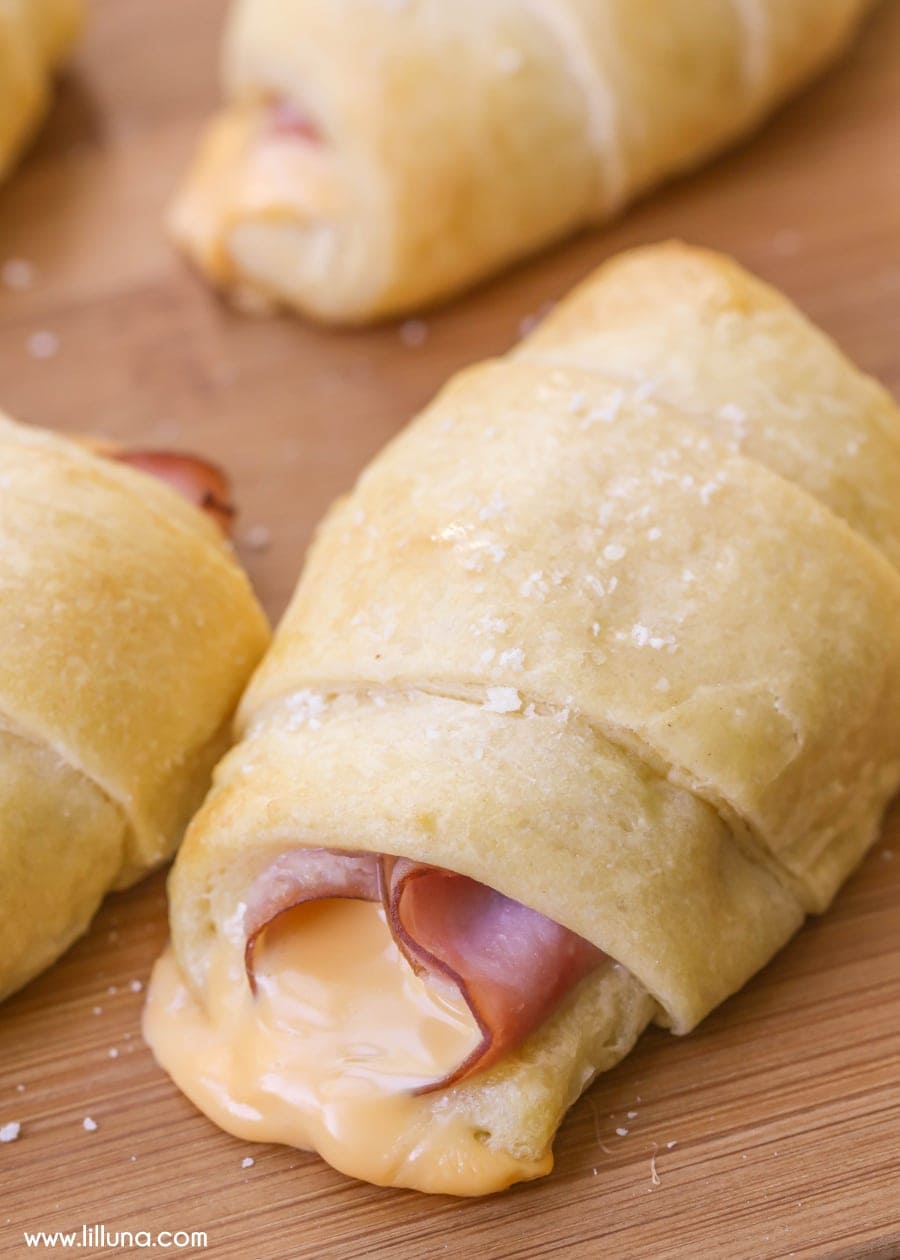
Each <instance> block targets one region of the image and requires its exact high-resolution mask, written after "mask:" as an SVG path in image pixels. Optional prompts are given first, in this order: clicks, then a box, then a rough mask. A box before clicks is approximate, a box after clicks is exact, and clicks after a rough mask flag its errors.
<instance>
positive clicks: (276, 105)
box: [266, 96, 322, 144]
mask: <svg viewBox="0 0 900 1260" xmlns="http://www.w3.org/2000/svg"><path fill="white" fill-rule="evenodd" d="M266 126H267V130H268V131H269V133H270V134H271V135H275V136H285V137H287V138H288V139H294V140H305V141H306V142H307V143H308V144H319V143H320V142H321V139H322V135H321V132H320V131H319V129H318V127H317V126H316V124H315V123H314V122H313V120H312V119H311V118H310V116H309V115H308V114H307V113H305V112H304V110H302V109H301V108H300V106H299V105H295V104H294V102H293V101H289V100H287V99H286V98H285V97H283V96H281V97H278V98H277V99H276V100H274V101H273V102H272V104H271V106H270V108H269V114H268V118H267V122H266Z"/></svg>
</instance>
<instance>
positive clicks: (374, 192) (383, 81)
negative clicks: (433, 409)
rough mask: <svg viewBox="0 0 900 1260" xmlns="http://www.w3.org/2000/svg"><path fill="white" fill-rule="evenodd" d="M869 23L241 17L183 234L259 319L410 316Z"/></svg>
mask: <svg viewBox="0 0 900 1260" xmlns="http://www.w3.org/2000/svg"><path fill="white" fill-rule="evenodd" d="M869 6H870V0H491V2H490V3H484V0H452V3H450V2H448V0H406V2H404V3H391V2H389V0H235V3H234V4H233V6H232V11H231V18H230V21H229V25H228V30H227V34H226V38H225V49H224V57H223V76H224V82H225V92H226V96H227V98H228V103H227V104H226V106H225V108H224V110H223V111H222V113H221V114H220V115H219V117H218V118H217V119H216V120H215V121H214V122H213V124H212V125H211V127H210V129H209V132H208V135H207V137H206V138H205V140H204V141H203V143H202V146H201V149H200V152H199V154H198V157H197V159H196V162H195V164H194V166H193V168H192V170H191V172H190V174H189V176H188V179H187V182H186V184H185V186H184V188H183V189H182V191H181V193H180V194H179V196H178V198H177V200H176V203H175V205H174V208H173V212H172V217H171V223H172V228H173V232H174V235H175V237H176V239H177V240H178V242H179V243H180V244H181V246H182V247H183V249H184V250H185V251H186V252H187V253H188V255H189V256H190V257H191V258H192V259H193V260H194V261H195V262H196V263H197V264H198V265H199V266H200V267H201V268H202V270H203V271H204V272H205V273H206V274H207V276H208V277H209V278H210V279H211V280H212V281H213V282H214V283H215V284H216V285H217V286H219V287H220V288H221V289H223V290H225V291H226V292H228V293H230V294H231V295H232V296H233V297H234V298H235V299H236V300H238V301H239V302H241V303H242V304H244V305H247V306H250V307H254V308H260V307H271V306H273V305H286V306H290V307H294V308H296V309H297V310H299V311H303V312H305V313H307V314H309V315H312V316H314V317H315V318H317V319H322V320H326V321H329V322H336V323H359V322H363V321H366V320H371V319H378V318H382V317H384V316H387V315H392V314H397V313H399V312H403V311H409V310H412V309H415V308H418V307H421V306H423V305H426V304H428V303H431V302H435V301H437V300H439V299H441V298H445V297H447V296H448V295H450V294H453V293H456V292H458V291H459V290H461V289H464V288H466V287H467V286H468V285H471V284H473V283H475V282H477V281H479V280H481V279H483V278H484V277H485V276H488V275H490V274H491V273H493V272H495V271H498V270H499V269H500V268H501V267H504V266H507V265H508V264H510V263H511V262H513V261H515V260H516V259H518V258H522V257H524V256H526V255H528V254H530V253H533V252H534V251H535V250H537V249H539V248H541V247H543V246H545V245H547V244H548V243H549V242H551V241H554V240H557V239H559V238H561V237H563V236H565V235H566V234H568V233H570V232H573V231H575V230H577V229H578V228H582V227H585V226H587V225H588V224H592V223H598V222H601V221H603V220H605V219H608V218H610V217H611V216H612V215H614V214H615V213H617V212H618V211H619V210H621V208H622V207H623V206H624V205H625V204H626V203H627V202H629V201H631V200H633V199H634V198H635V197H636V196H637V195H639V194H640V193H641V192H643V191H644V190H645V189H647V188H649V187H651V186H652V185H654V184H657V183H659V182H660V181H661V180H663V179H664V178H666V177H667V176H671V175H673V174H674V173H676V172H678V171H682V170H685V169H686V168H689V167H692V166H695V165H697V164H699V163H700V162H701V161H703V160H705V159H706V158H708V157H709V156H710V155H712V154H713V153H714V152H716V151H717V150H719V149H722V148H724V147H725V146H726V145H728V144H730V143H733V142H734V141H735V140H736V139H738V138H739V137H741V136H743V135H745V134H746V133H747V132H749V131H750V130H751V129H753V128H754V127H756V126H758V125H759V124H760V123H761V121H762V120H763V119H764V117H765V116H766V115H767V114H769V113H770V112H771V111H772V109H773V108H774V107H775V106H776V105H778V104H779V103H780V102H781V101H782V100H783V99H784V98H786V97H787V96H789V95H790V94H791V93H793V92H795V91H796V90H797V89H798V88H799V87H800V86H802V85H803V84H804V83H806V82H807V81H808V80H809V79H810V78H811V77H812V76H813V75H814V74H816V73H818V72H819V71H821V70H822V69H823V68H824V67H825V66H827V65H828V64H829V63H831V62H832V61H834V60H835V59H836V57H837V56H838V55H839V54H840V53H841V52H842V51H843V49H844V48H845V47H846V45H847V43H848V42H849V40H850V39H851V37H852V35H853V34H854V32H855V30H856V27H857V25H858V23H859V21H860V18H861V16H862V15H863V13H864V12H865V11H866V10H867V9H868V8H869Z"/></svg>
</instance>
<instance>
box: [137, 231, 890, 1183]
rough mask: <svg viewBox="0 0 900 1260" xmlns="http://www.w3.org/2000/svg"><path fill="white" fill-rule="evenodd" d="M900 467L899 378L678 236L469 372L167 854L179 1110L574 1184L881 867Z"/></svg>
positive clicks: (325, 589) (338, 1152)
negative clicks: (637, 1054)
mask: <svg viewBox="0 0 900 1260" xmlns="http://www.w3.org/2000/svg"><path fill="white" fill-rule="evenodd" d="M898 484H900V413H898V409H897V407H896V406H895V404H894V403H893V402H892V401H891V399H890V398H889V397H888V395H887V394H886V393H885V392H884V390H883V389H881V388H880V387H879V386H878V385H877V384H876V383H875V382H874V381H872V380H870V379H868V378H867V377H864V376H862V375H861V374H860V373H859V372H858V371H856V370H855V369H854V368H853V367H852V366H851V365H850V364H849V363H848V362H847V361H846V360H845V359H844V358H843V357H842V355H841V354H840V352H839V351H838V350H837V349H836V347H835V346H834V345H833V344H832V343H831V342H830V341H829V340H828V339H827V338H826V337H824V336H823V335H822V334H821V333H819V332H818V331H816V330H815V329H814V328H812V327H811V326H810V325H809V324H808V323H807V322H806V320H805V319H804V318H803V317H802V316H801V315H800V314H799V313H798V311H796V310H795V309H794V308H793V307H792V306H791V305H790V304H789V303H788V302H787V301H786V300H785V299H784V298H782V297H781V296H780V295H779V294H777V293H775V292H773V291H772V290H771V289H769V288H767V287H766V286H765V285H764V284H762V283H760V282H759V281H757V280H755V279H753V278H752V277H751V276H749V275H747V274H746V273H745V272H743V271H742V270H741V269H740V268H739V267H738V266H737V265H735V264H734V263H732V262H730V261H729V260H727V259H725V258H721V257H718V256H716V255H714V254H709V253H705V252H703V251H700V250H695V249H689V248H686V247H684V246H680V245H663V246H658V247H654V248H648V249H644V250H638V251H636V252H633V253H628V254H625V255H622V256H621V257H619V258H617V259H614V260H613V261H611V262H610V263H608V264H607V265H606V266H604V267H602V268H601V269H600V270H599V271H598V272H597V273H596V274H595V275H593V276H592V277H591V278H590V279H589V280H588V281H586V283H585V284H584V285H583V286H582V287H581V288H579V289H578V290H576V291H575V293H573V294H572V295H571V296H570V297H569V298H568V299H567V300H566V301H564V302H563V303H562V304H561V305H560V306H559V307H558V308H557V310H556V311H555V312H554V313H553V314H552V315H551V316H550V317H549V318H548V319H547V321H546V322H545V323H544V324H543V325H542V326H541V327H539V328H538V329H537V331H536V332H534V333H533V334H532V335H531V336H530V337H529V338H527V339H526V340H525V341H524V342H523V343H522V344H521V345H520V346H519V347H517V348H516V349H515V350H514V351H513V352H512V353H511V354H509V355H507V356H506V357H505V358H502V359H499V360H495V361H492V362H486V363H483V364H480V365H479V366H477V367H474V368H472V369H470V370H467V371H464V372H462V373H461V374H460V375H458V376H457V377H455V378H454V379H453V380H452V381H451V382H450V384H449V385H448V386H447V387H446V389H444V391H443V392H442V393H441V394H440V395H439V396H438V397H437V399H436V400H435V401H434V402H433V403H432V404H431V406H430V407H428V408H427V409H426V410H425V412H424V413H423V414H422V415H421V416H420V417H419V418H418V420H417V421H416V422H415V423H414V424H413V425H412V426H411V427H410V428H408V429H407V430H406V431H405V432H404V433H402V434H401V435H400V436H399V437H398V438H396V439H395V440H394V441H393V442H391V443H390V445H389V446H388V447H387V448H386V449H385V450H384V451H383V452H382V453H381V455H379V456H378V457H377V458H376V459H375V460H374V462H373V463H372V464H371V465H370V466H369V468H368V469H366V471H365V472H364V473H363V474H362V476H361V477H360V479H359V481H358V482H357V485H356V487H355V489H354V490H353V491H352V493H351V494H350V495H349V496H348V497H347V498H345V499H343V500H341V501H339V502H338V503H337V504H336V505H335V506H334V507H333V508H332V510H331V512H330V513H329V515H328V516H327V517H326V519H325V521H324V523H323V524H322V526H321V528H320V530H319V533H318V536H317V539H316V541H315V543H314V545H313V548H312V550H311V552H310V555H309V558H308V561H307V564H306V568H305V572H304V574H303V578H302V580H301V582H300V584H299V586H298V588H297V591H296V594H295V596H294V599H293V602H292V603H291V605H290V608H289V610H288V612H287V613H286V615H285V618H284V620H283V622H282V624H281V626H280V628H279V630H278V632H277V635H276V637H275V641H274V643H273V646H272V648H271V649H270V651H269V653H268V654H267V656H266V657H265V659H264V661H263V663H262V665H261V666H260V668H259V670H258V671H257V673H256V675H255V677H254V679H253V681H252V683H251V685H250V687H249V689H248V691H247V693H246V694H245V696H244V698H243V701H242V703H241V706H240V710H239V717H238V731H239V735H240V740H239V742H238V743H237V745H236V746H235V747H234V748H233V750H232V751H231V752H230V753H229V754H228V755H227V756H226V758H225V759H224V760H223V762H222V764H221V765H220V766H219V768H218V770H217V772H216V776H215V781H214V787H213V790H212V792H211V794H210V796H209V797H208V799H207V801H206V803H205V804H204V806H203V808H202V809H201V810H200V812H199V814H198V816H197V817H196V819H195V820H194V822H193V823H192V825H191V828H190V830H189V832H188V836H187V840H186V842H185V845H184V847H183V848H182V850H181V852H180V854H179V857H178V860H177V862H176V864H175V867H174V870H173V874H172V877H171V882H170V895H171V928H172V942H173V952H172V953H170V954H169V955H167V956H166V957H164V959H163V960H162V961H161V962H160V964H158V968H157V971H156V973H155V979H154V984H153V986H152V991H151V999H150V1004H149V1007H148V1013H147V1024H146V1027H147V1033H148V1036H149V1038H150V1041H151V1043H152V1045H153V1046H154V1049H155V1051H156V1054H157V1056H158V1058H159V1059H160V1061H161V1062H162V1064H163V1065H164V1066H165V1067H166V1068H167V1069H168V1070H169V1071H170V1072H171V1073H172V1075H173V1076H174V1078H175V1080H176V1082H177V1083H178V1084H179V1085H180V1086H181V1088H182V1089H184V1090H185V1091H186V1092H187V1093H188V1095H189V1096H190V1097H191V1098H193V1099H194V1100H195V1101H196V1102H197V1103H198V1105H199V1106H201V1107H202V1108H203V1109H204V1110H205V1111H206V1112H207V1113H208V1114H210V1115H211V1116H213V1117H214V1118H215V1119H216V1120H217V1121H218V1122H219V1123H220V1124H222V1125H223V1126H224V1127H225V1128H227V1129H229V1130H231V1131H232V1132H235V1133H238V1134H240V1135H243V1136H249V1137H253V1138H256V1139H263V1140H265V1139H274V1140H277V1141H285V1142H291V1141H292V1142H294V1143H295V1144H296V1145H300V1146H312V1147H315V1149H317V1150H319V1151H320V1152H321V1153H322V1154H323V1155H325V1157H326V1158H327V1159H329V1160H330V1161H331V1162H332V1163H333V1164H335V1166H336V1167H338V1168H339V1169H341V1170H343V1171H345V1172H349V1173H351V1174H353V1175H356V1176H359V1177H365V1178H368V1179H369V1180H372V1181H375V1182H380V1183H384V1184H394V1185H404V1186H413V1187H417V1188H419V1189H424V1190H436V1191H444V1192H449V1193H454V1194H478V1193H484V1192H485V1191H489V1190H496V1189H499V1188H502V1187H503V1186H505V1185H508V1184H509V1183H510V1182H512V1181H515V1180H520V1179H523V1178H529V1177H534V1176H538V1175H540V1174H541V1173H544V1172H546V1171H548V1169H549V1168H550V1166H551V1164H552V1156H551V1144H552V1141H553V1137H554V1134H555V1132H556V1130H557V1128H558V1126H559V1124H560V1121H561V1119H562V1117H563V1115H564V1113H565V1111H566V1109H567V1108H568V1107H569V1106H570V1104H571V1103H572V1102H573V1101H574V1099H575V1098H577V1097H578V1095H579V1094H580V1093H581V1092H582V1091H583V1090H584V1089H585V1088H586V1087H587V1086H588V1084H589V1083H590V1081H591V1080H592V1079H593V1078H594V1076H595V1075H596V1074H597V1073H598V1072H600V1071H603V1070H605V1069H607V1068H609V1067H610V1066H612V1065H613V1064H614V1063H615V1062H617V1061H618V1060H619V1059H620V1058H622V1056H623V1055H625V1054H626V1053H627V1052H628V1050H629V1048H630V1047H631V1046H632V1044H633V1043H634V1041H635V1039H636V1038H637V1037H638V1036H639V1034H640V1032H641V1030H642V1029H643V1028H644V1026H645V1025H646V1024H647V1023H648V1022H649V1021H650V1020H651V1019H655V1020H656V1021H657V1022H659V1023H661V1024H663V1025H664V1026H666V1027H668V1028H670V1029H671V1030H672V1031H673V1032H676V1033H686V1032H688V1031H690V1030H691V1029H692V1028H693V1027H694V1026H695V1025H696V1024H697V1022H698V1021H699V1020H701V1019H702V1018H703V1017H704V1016H705V1015H706V1014H707V1013H708V1012H709V1011H711V1010H712V1009H713V1007H715V1006H716V1005H717V1004H718V1003H720V1002H722V1001H723V1000H724V999H725V998H727V997H728V996H729V995H730V994H732V993H734V992H735V991H736V990H737V989H739V988H740V987H741V985H743V984H744V983H745V981H747V980H748V979H749V978H750V977H751V976H752V975H753V974H754V972H756V971H757V970H758V969H759V968H760V967H762V966H763V965H764V964H765V963H766V962H767V961H768V960H769V959H770V958H771V957H772V955H773V954H774V953H775V952H776V951H777V950H778V949H779V948H780V947H781V946H782V945H783V944H784V943H785V942H786V941H787V940H788V938H789V937H790V936H791V935H792V934H793V933H794V932H795V931H796V930H797V928H798V927H799V926H800V924H801V922H802V921H803V918H804V916H805V915H806V914H807V913H810V912H818V911H822V910H824V909H825V908H826V906H827V905H828V903H829V902H830V901H831V899H832V897H833V896H834V894H835V893H836V891H837V889H838V888H839V887H840V885H841V883H842V881H843V880H844V879H845V878H846V877H847V875H848V874H849V872H850V871H851V870H852V869H853V868H854V866H855V865H856V864H857V863H858V861H859V860H860V858H861V857H862V855H863V853H864V852H865V851H866V849H867V847H868V846H869V845H870V844H871V843H872V840H873V838H874V837H875V835H876V832H877V830H878V827H879V823H880V819H881V817H882V813H883V811H884V809H885V806H886V803H887V801H888V800H889V798H890V797H891V795H892V794H893V793H894V792H895V790H896V789H897V786H898V783H900V575H898V572H897V568H898V564H900V501H898V498H897V494H896V486H897V485H898ZM379 951H381V952H379ZM398 977H399V978H398ZM376 984H377V985H379V986H381V989H382V991H383V993H384V997H383V998H381V997H379V993H378V991H377V990H375V992H374V996H373V990H374V987H375V985H376ZM402 986H405V988H404V992H403V994H402V995H400V996H398V987H402ZM423 990H425V991H427V993H426V994H425V995H424V996H423ZM428 993H430V994H431V1002H432V1005H431V1006H430V1007H427V1011H426V1013H425V1014H423V1011H424V1010H425V1005H424V1004H425V1003H426V997H427V995H428ZM401 997H402V1000H401ZM404 1003H405V1005H404ZM454 1003H455V1005H454ZM413 1004H418V1005H416V1007H415V1013H413V1014H410V1011H411V1010H412V1007H413ZM442 1004H443V1005H442ZM438 1008H440V1009H438ZM448 1011H449V1013H448ZM466 1017H468V1019H469V1023H468V1025H467V1026H466V1025H465V1019H466ZM404 1020H405V1023H404V1022H403V1021H404ZM441 1020H443V1021H444V1022H443V1023H440V1021H441ZM429 1021H431V1022H429ZM438 1025H440V1027H438ZM401 1027H402V1028H403V1029H405V1031H404V1032H403V1033H402V1035H401V1033H400V1032H398V1031H397V1030H398V1029H400V1028H401ZM435 1030H437V1031H435ZM423 1047H424V1048H423ZM373 1135H374V1136H373Z"/></svg>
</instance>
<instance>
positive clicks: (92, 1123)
mask: <svg viewBox="0 0 900 1260" xmlns="http://www.w3.org/2000/svg"><path fill="white" fill-rule="evenodd" d="M81 1127H82V1128H83V1129H84V1131H85V1133H96V1132H97V1121H96V1120H93V1119H92V1118H91V1117H90V1116H85V1117H84V1119H83V1120H82V1122H81Z"/></svg>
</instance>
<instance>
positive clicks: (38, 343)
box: [27, 328, 59, 359]
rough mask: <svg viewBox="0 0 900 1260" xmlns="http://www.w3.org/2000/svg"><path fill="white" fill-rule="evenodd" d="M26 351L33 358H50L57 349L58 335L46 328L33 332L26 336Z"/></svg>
mask: <svg viewBox="0 0 900 1260" xmlns="http://www.w3.org/2000/svg"><path fill="white" fill-rule="evenodd" d="M27 344H28V353H29V354H30V355H31V357H32V358H33V359H52V358H53V356H54V355H55V354H56V353H57V351H58V350H59V337H57V335H56V333H55V332H50V330H49V329H47V328H41V329H39V330H38V331H37V332H33V333H32V334H31V336H30V337H29V338H28V343H27Z"/></svg>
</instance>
